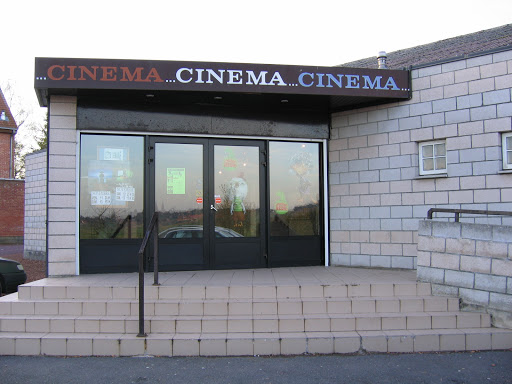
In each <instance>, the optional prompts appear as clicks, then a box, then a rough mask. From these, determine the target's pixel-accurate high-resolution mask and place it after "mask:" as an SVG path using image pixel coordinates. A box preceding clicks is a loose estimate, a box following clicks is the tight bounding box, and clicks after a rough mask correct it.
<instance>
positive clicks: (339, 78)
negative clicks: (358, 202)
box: [35, 58, 411, 111]
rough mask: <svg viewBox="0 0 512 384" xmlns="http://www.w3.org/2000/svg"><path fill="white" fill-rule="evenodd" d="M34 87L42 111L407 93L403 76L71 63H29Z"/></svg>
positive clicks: (346, 101) (330, 100)
mask: <svg viewBox="0 0 512 384" xmlns="http://www.w3.org/2000/svg"><path fill="white" fill-rule="evenodd" d="M35 89H36V93H37V97H38V99H39V104H40V105H41V106H47V105H48V99H49V96H50V95H77V96H80V95H82V94H87V95H91V94H98V95H100V94H110V95H122V94H127V93H129V94H132V95H144V96H147V97H153V96H154V95H155V94H159V95H164V94H165V95H172V94H173V95H175V97H172V98H173V99H179V96H180V95H185V94H187V95H188V99H189V100H192V102H193V100H194V98H193V97H192V98H191V97H190V95H196V96H197V98H198V99H201V100H202V99H204V97H205V95H209V96H210V95H211V96H212V97H213V98H217V99H219V100H221V99H223V97H224V96H228V98H229V97H231V99H233V96H236V99H237V102H238V103H244V102H246V103H251V102H252V101H251V100H253V99H254V96H255V95H258V96H259V97H260V99H262V100H268V101H269V102H276V101H277V102H279V103H283V104H285V103H288V102H291V101H293V100H299V101H301V103H302V104H304V102H305V101H307V102H312V103H313V104H318V105H321V106H322V107H323V108H325V109H327V110H329V111H341V110H346V109H352V108H356V107H360V106H366V105H376V104H384V103H390V102H394V101H399V100H407V99H409V98H410V95H411V87H410V73H409V71H407V70H387V69H365V68H348V67H312V66H292V65H270V64H268V65H267V64H246V63H210V62H183V61H150V60H110V59H76V58H36V61H35ZM217 95H220V96H217ZM223 95H224V96H223ZM167 99H169V97H167ZM265 102H266V101H265Z"/></svg>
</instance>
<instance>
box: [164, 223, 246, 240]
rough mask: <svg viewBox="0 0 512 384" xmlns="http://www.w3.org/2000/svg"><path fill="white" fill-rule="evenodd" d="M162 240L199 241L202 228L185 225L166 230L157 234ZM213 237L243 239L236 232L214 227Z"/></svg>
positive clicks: (201, 236) (201, 235)
mask: <svg viewBox="0 0 512 384" xmlns="http://www.w3.org/2000/svg"><path fill="white" fill-rule="evenodd" d="M158 237H160V238H164V239H201V238H203V227H202V226H201V225H186V226H181V227H174V228H169V229H166V230H165V231H162V232H160V233H159V234H158ZM215 237H243V236H242V235H241V234H239V233H238V232H235V231H233V230H232V229H229V228H224V227H215Z"/></svg>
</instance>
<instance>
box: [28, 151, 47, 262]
mask: <svg viewBox="0 0 512 384" xmlns="http://www.w3.org/2000/svg"><path fill="white" fill-rule="evenodd" d="M23 245H24V247H23V253H24V255H23V257H24V258H25V259H33V260H46V150H41V151H38V152H33V153H30V154H28V155H27V156H26V158H25V235H24V238H23Z"/></svg>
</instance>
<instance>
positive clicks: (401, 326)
mask: <svg viewBox="0 0 512 384" xmlns="http://www.w3.org/2000/svg"><path fill="white" fill-rule="evenodd" d="M490 324H491V319H490V315H488V314H481V313H476V312H430V313H426V312H418V313H415V312H410V313H379V314H375V313H371V314H331V315H325V314H316V315H315V314H313V315H273V314H271V315H245V316H244V315H238V316H229V315H224V316H193V315H191V316H147V317H146V318H145V331H146V332H149V333H151V334H153V333H155V334H195V333H202V334H212V333H277V332H279V333H296V332H306V333H307V332H346V331H391V330H397V331H398V330H420V329H424V330H431V329H457V328H461V329H469V328H480V327H484V328H487V327H490ZM138 327H139V323H138V317H137V316H105V317H93V316H53V315H28V316H27V315H3V316H1V317H0V332H28V333H35V332H42V333H49V332H51V333H73V332H76V333H101V334H105V333H107V334H108V333H120V334H121V333H124V334H136V333H138V329H139V328H138Z"/></svg>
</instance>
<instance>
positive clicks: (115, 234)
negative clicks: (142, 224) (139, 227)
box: [110, 215, 132, 239]
mask: <svg viewBox="0 0 512 384" xmlns="http://www.w3.org/2000/svg"><path fill="white" fill-rule="evenodd" d="M127 222H129V224H128V238H129V239H131V238H132V215H128V216H126V217H125V218H124V220H123V222H122V223H121V224H119V227H117V229H116V230H115V231H114V233H113V234H112V236H110V238H111V239H115V237H116V236H117V235H118V234H119V232H121V229H123V228H124V226H125V225H126V223H127Z"/></svg>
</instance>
